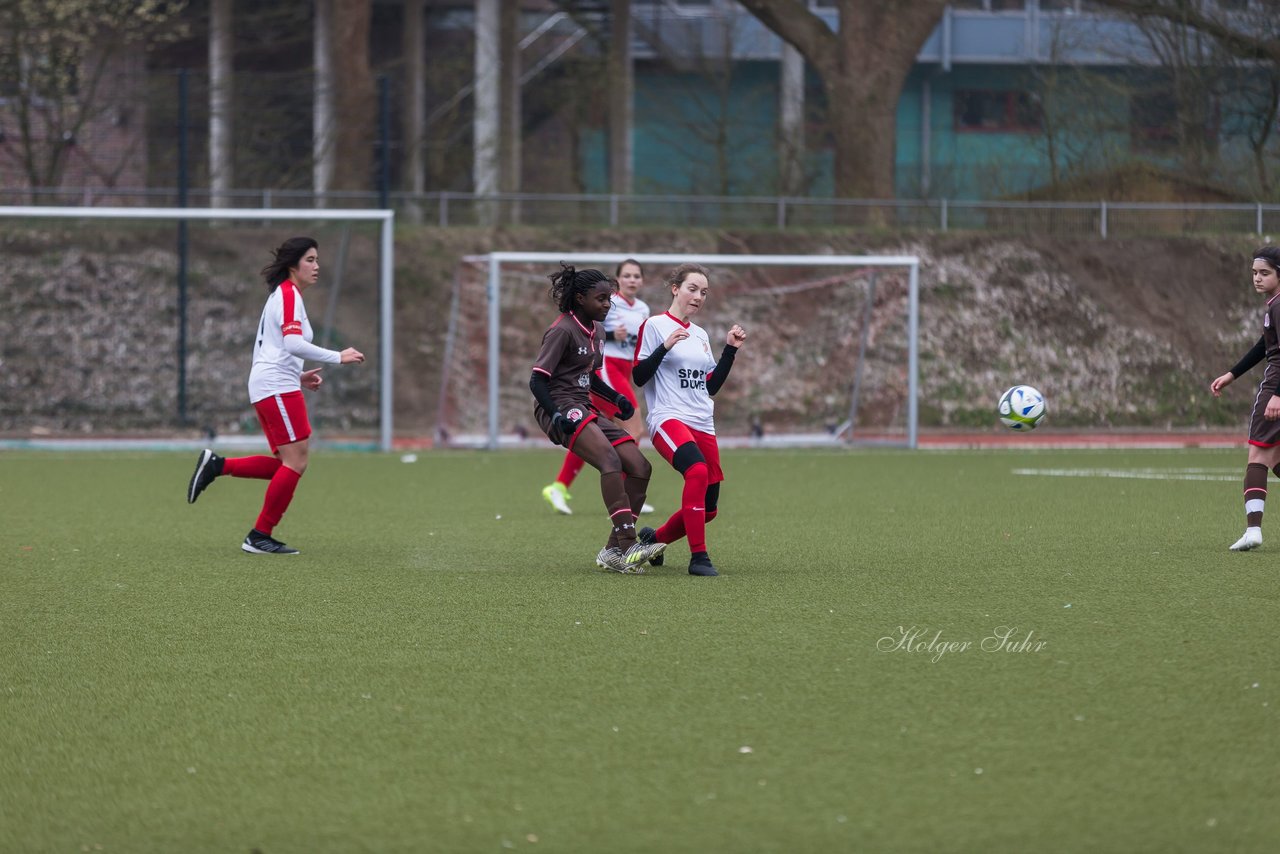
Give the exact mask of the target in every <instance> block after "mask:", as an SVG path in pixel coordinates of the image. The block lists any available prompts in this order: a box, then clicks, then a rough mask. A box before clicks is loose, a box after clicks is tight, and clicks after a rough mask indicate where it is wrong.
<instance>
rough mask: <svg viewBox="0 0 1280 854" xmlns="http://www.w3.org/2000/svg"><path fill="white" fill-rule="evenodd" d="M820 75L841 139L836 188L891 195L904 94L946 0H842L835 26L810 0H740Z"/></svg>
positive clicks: (848, 193)
mask: <svg viewBox="0 0 1280 854" xmlns="http://www.w3.org/2000/svg"><path fill="white" fill-rule="evenodd" d="M741 3H742V5H743V6H745V7H746V8H747V9H748V11H750V12H751V13H752V14H753V15H755V16H756V17H757V18H759V19H760V21H761V22H762V23H763V24H764V25H765V26H767V27H768V28H769V29H771V30H773V31H774V32H775V33H777V34H778V36H779V37H781V38H782V39H783V41H786V42H788V43H789V44H792V45H794V46H795V47H796V49H797V50H799V51H800V52H801V53H802V54H804V57H805V59H806V60H808V62H809V64H810V65H811V66H813V68H814V70H815V71H816V72H817V73H818V75H819V76H820V77H821V78H822V83H823V88H824V90H825V92H826V95H827V111H828V115H829V117H830V126H831V133H832V136H833V137H834V139H835V194H836V195H837V196H839V197H843V198H880V199H885V198H892V197H893V195H894V171H895V165H896V164H895V156H896V148H895V137H896V133H897V109H898V99H899V98H900V97H901V95H902V86H903V84H904V83H905V82H906V79H907V75H908V74H909V73H910V72H911V69H912V68H913V67H914V65H915V61H916V56H917V55H918V54H919V53H920V48H921V46H922V45H923V44H924V41H925V39H927V38H928V37H929V34H930V33H932V32H933V30H934V28H935V27H937V25H938V22H939V21H940V20H941V19H942V14H943V11H944V10H945V8H946V2H945V0H839V2H838V4H837V5H838V6H839V10H840V26H839V31H838V32H836V33H833V32H831V29H830V28H829V27H828V26H827V25H826V23H825V22H824V21H823V20H822V19H821V18H819V17H818V16H817V15H815V14H814V13H813V12H812V11H810V10H809V8H808V3H807V2H806V0H741Z"/></svg>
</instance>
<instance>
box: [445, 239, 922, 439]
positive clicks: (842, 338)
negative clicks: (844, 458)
mask: <svg viewBox="0 0 1280 854" xmlns="http://www.w3.org/2000/svg"><path fill="white" fill-rule="evenodd" d="M624 259H634V260H636V261H638V262H639V263H640V264H641V265H642V266H643V268H644V274H645V275H644V286H643V287H642V288H641V290H640V292H639V294H638V296H639V298H640V299H641V300H643V301H644V302H645V303H647V304H648V306H649V309H650V312H651V313H652V314H653V315H658V314H661V313H662V312H664V311H666V310H667V308H668V307H669V306H670V303H671V290H670V288H669V287H668V286H667V285H665V284H664V282H663V278H664V276H665V274H666V273H667V272H668V271H669V270H670V269H672V268H674V267H675V266H676V265H678V264H681V263H684V262H694V263H698V264H702V265H703V266H705V267H707V268H708V269H709V271H710V274H711V275H710V277H709V281H710V285H711V288H710V295H709V297H708V299H707V302H706V304H705V306H704V307H703V309H702V310H701V311H700V312H698V314H697V315H696V316H695V317H693V318H692V321H693V322H694V323H696V324H698V325H699V326H702V327H703V328H705V329H706V330H707V333H708V335H709V337H710V339H711V342H712V347H713V350H714V352H715V354H716V355H717V356H718V355H719V352H720V348H721V346H722V345H723V342H724V340H725V333H726V331H727V330H728V328H729V327H730V326H731V325H732V324H734V323H738V324H741V325H742V326H743V327H744V328H746V330H747V332H748V336H749V337H748V339H747V342H746V344H745V345H744V347H743V348H742V352H741V353H740V354H739V356H738V359H737V361H736V363H735V365H734V369H733V373H732V375H731V376H730V378H729V381H728V382H727V383H726V385H725V386H724V388H723V389H722V390H721V391H720V393H719V394H717V396H716V432H717V435H718V437H720V439H721V441H722V443H724V444H726V445H733V444H741V443H745V444H755V445H770V446H805V445H841V444H885V445H895V446H903V447H915V446H916V442H917V429H918V375H919V366H918V350H917V342H918V338H919V330H918V317H919V259H917V258H916V257H914V256H878V255H867V256H860V255H825V256H824V255H752V254H742V255H727V254H712V255H707V254H696V253H684V254H663V253H637V254H623V253H616V252H598V253H582V252H563V253H555V252H495V253H491V254H488V255H481V256H471V257H467V258H463V259H461V260H460V262H459V263H458V265H457V268H456V270H455V275H454V281H453V283H452V296H451V299H450V313H449V322H448V332H447V333H446V342H445V347H444V356H443V360H442V361H443V370H442V373H441V380H440V391H439V401H438V407H437V424H436V435H437V439H438V440H439V441H440V442H441V443H442V444H446V445H452V446H463V447H488V448H499V447H509V446H518V445H521V444H525V443H529V442H532V443H534V444H545V439H544V437H543V435H542V433H541V431H540V430H539V429H538V426H537V424H536V423H535V422H534V419H533V400H532V397H531V395H530V392H529V375H530V369H531V367H532V364H533V360H534V358H535V357H536V355H537V353H538V349H539V346H540V342H541V338H542V334H543V332H545V330H546V329H547V327H548V326H550V325H551V323H552V322H553V321H554V320H555V318H556V317H557V316H558V314H559V309H558V308H557V307H556V305H555V304H554V303H553V302H552V301H551V299H550V298H549V296H548V288H549V284H550V280H549V276H550V275H551V274H552V273H554V272H556V271H557V270H559V269H560V264H561V263H565V264H570V265H573V266H576V267H578V268H579V269H582V268H585V267H596V268H599V269H601V270H603V271H604V272H605V273H606V274H608V275H613V274H614V271H615V270H616V268H617V265H618V264H619V263H620V262H621V261H623V260H624ZM482 305H483V306H486V307H487V311H485V312H481V311H479V310H478V307H479V306H482ZM641 402H642V408H643V395H641Z"/></svg>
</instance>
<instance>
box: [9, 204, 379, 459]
mask: <svg viewBox="0 0 1280 854" xmlns="http://www.w3.org/2000/svg"><path fill="white" fill-rule="evenodd" d="M393 217H394V215H393V213H392V212H391V211H381V210H283V209H281V210H259V209H231V208H57V207H38V206H37V207H0V237H2V238H3V240H4V246H5V263H4V264H3V265H0V338H3V340H4V349H3V351H0V368H2V370H0V439H3V440H4V441H6V442H7V443H8V444H9V445H10V446H12V445H13V444H19V445H22V444H24V443H31V444H35V445H37V446H38V444H39V443H40V442H41V441H47V440H59V441H60V443H61V444H62V445H65V444H66V443H67V440H69V439H72V438H74V437H93V439H92V443H93V444H94V445H95V446H96V445H106V446H107V447H110V446H111V444H112V443H111V442H109V441H108V442H104V441H103V439H104V437H114V439H116V440H117V441H116V444H137V443H139V442H148V443H155V442H157V441H161V440H165V439H167V440H171V441H172V443H173V444H174V445H175V446H182V444H183V443H184V442H203V441H208V440H209V439H213V440H214V441H215V442H217V441H222V442H226V443H228V444H235V443H237V441H239V442H240V443H243V444H253V443H259V442H264V441H265V440H263V439H262V436H261V431H260V429H259V427H258V423H257V419H256V416H255V414H254V411H253V408H252V406H250V405H249V401H248V397H247V394H248V393H247V390H246V382H247V378H248V374H249V367H250V364H251V362H252V353H253V343H254V336H255V333H256V331H257V325H258V321H259V318H260V316H261V312H262V306H263V302H264V300H265V299H266V296H267V290H266V286H265V285H264V283H263V281H262V278H261V277H260V276H259V275H258V271H259V270H260V269H261V268H262V267H264V266H266V264H267V263H268V262H270V261H271V259H272V254H271V252H272V250H273V249H274V248H275V247H277V246H279V245H280V244H281V243H282V242H284V240H286V239H288V238H289V237H293V236H296V235H300V234H302V235H307V236H309V237H313V238H315V239H316V240H317V242H318V243H319V245H320V270H321V275H320V280H319V282H318V283H317V284H316V285H315V286H314V287H312V288H310V289H308V291H307V293H306V308H307V314H308V317H309V319H310V321H311V324H312V327H313V329H314V332H315V339H314V343H316V344H318V345H321V346H324V347H328V348H330V349H338V350H340V349H343V348H345V347H355V348H357V349H358V350H360V351H361V352H362V353H364V355H365V363H364V364H363V365H360V366H341V367H339V366H337V365H324V366H323V367H324V368H325V370H324V373H323V375H322V376H323V378H324V381H325V382H324V386H323V388H321V389H320V390H319V391H318V392H317V393H315V394H314V395H308V410H309V415H310V418H311V421H312V426H313V428H314V431H315V433H314V435H315V436H316V437H317V439H318V440H319V441H322V442H329V443H346V444H350V445H353V446H360V447H380V448H383V449H390V447H391V437H392V426H393V425H392V410H391V400H392V398H391V394H390V391H391V381H392V371H391V367H392V360H391V354H392V352H393V351H392V346H393V341H392V326H391V321H392V315H391V305H392V299H391V295H392V287H393V283H392V270H393V260H394V259H393V254H392V253H393V247H392V224H393ZM309 367H316V366H315V365H309ZM86 441H87V439H86Z"/></svg>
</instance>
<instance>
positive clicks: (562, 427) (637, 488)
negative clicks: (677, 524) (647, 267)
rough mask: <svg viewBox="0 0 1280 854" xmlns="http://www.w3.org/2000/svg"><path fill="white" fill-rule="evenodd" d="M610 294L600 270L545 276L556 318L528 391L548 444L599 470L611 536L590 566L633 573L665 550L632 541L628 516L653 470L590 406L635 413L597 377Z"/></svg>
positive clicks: (628, 438)
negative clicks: (594, 402)
mask: <svg viewBox="0 0 1280 854" xmlns="http://www.w3.org/2000/svg"><path fill="white" fill-rule="evenodd" d="M616 288H617V283H616V282H615V281H614V280H613V279H610V278H609V277H608V276H606V275H605V274H604V273H602V272H600V271H599V270H575V269H574V268H573V267H570V266H567V265H564V264H561V265H560V272H558V273H555V274H554V275H552V276H551V298H552V299H553V300H554V301H555V303H556V305H558V306H559V308H560V312H561V314H560V316H559V317H558V318H556V321H555V323H553V324H551V328H550V329H548V330H547V331H546V333H545V334H544V335H543V336H542V349H541V350H540V351H539V352H538V358H537V360H536V361H535V362H534V365H533V374H532V376H531V377H530V379H529V390H530V391H532V392H533V398H534V400H535V401H536V404H535V406H534V410H533V414H534V417H535V418H536V419H537V421H538V426H539V427H541V428H542V430H543V432H544V433H546V434H547V438H549V439H550V440H551V441H552V442H554V443H556V444H557V445H562V446H563V447H565V448H567V449H568V450H570V451H573V452H574V453H575V454H577V455H578V456H580V457H582V459H583V460H585V461H586V462H587V463H588V464H589V465H591V466H592V467H594V468H596V469H597V470H599V472H600V492H601V494H602V496H603V497H604V504H605V509H606V510H608V512H609V519H610V522H611V523H612V530H611V532H610V534H609V539H608V542H607V543H606V544H605V547H604V548H603V549H601V550H600V553H599V555H597V556H596V563H597V565H599V566H601V567H602V568H604V569H611V570H613V571H614V572H633V573H638V572H643V571H644V565H645V563H647V562H648V561H650V560H651V559H653V558H656V557H658V556H659V555H661V554H662V550H663V549H665V548H666V545H665V544H663V543H649V544H644V543H638V542H636V524H635V517H636V516H637V515H639V513H640V508H641V507H642V506H644V497H645V492H646V490H647V489H648V487H649V475H650V474H651V473H652V468H651V466H650V465H649V461H648V460H646V459H645V458H644V455H643V454H641V453H640V449H639V448H638V447H637V446H636V441H635V439H634V438H633V437H632V435H631V434H630V433H628V432H627V431H626V430H623V429H622V428H621V427H619V426H617V425H616V424H614V423H613V422H612V421H611V420H609V419H608V418H605V417H604V416H602V415H601V414H600V413H599V412H598V411H597V410H596V409H594V408H593V407H592V405H591V396H592V395H593V394H594V395H595V396H597V397H599V398H600V399H602V400H604V401H606V402H609V403H612V404H613V405H614V406H616V407H617V408H618V414H619V415H620V416H622V418H623V420H626V419H627V418H630V417H631V416H632V415H634V414H635V406H634V405H633V404H632V403H631V401H630V400H628V399H627V398H626V397H625V396H624V395H622V394H619V393H618V392H617V391H615V390H614V389H613V388H612V387H611V386H609V384H608V383H606V382H605V381H604V380H602V379H601V378H600V377H599V376H598V375H597V373H596V372H597V371H598V370H600V367H601V365H603V363H604V326H603V325H602V323H603V321H604V319H605V317H606V316H608V314H609V307H610V305H611V298H612V296H613V293H614V290H615V289H616ZM624 474H625V477H624Z"/></svg>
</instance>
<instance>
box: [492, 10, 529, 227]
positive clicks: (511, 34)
mask: <svg viewBox="0 0 1280 854" xmlns="http://www.w3.org/2000/svg"><path fill="white" fill-rule="evenodd" d="M501 17H502V20H501V22H500V25H499V28H500V30H501V34H500V36H499V42H500V52H501V60H500V62H499V66H500V73H501V81H500V83H499V87H498V88H499V90H500V91H499V95H500V102H501V106H500V111H501V116H500V119H499V121H500V128H499V138H498V161H499V162H498V186H499V188H500V189H501V191H502V192H504V193H518V192H520V165H521V147H520V143H521V139H520V136H521V129H522V127H523V122H522V118H521V110H520V4H519V3H503V4H502V16H501ZM504 207H505V208H506V215H505V217H504V219H505V220H506V221H507V222H510V223H513V224H514V223H518V222H519V221H520V205H519V203H518V202H510V203H508V204H506V205H504Z"/></svg>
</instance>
